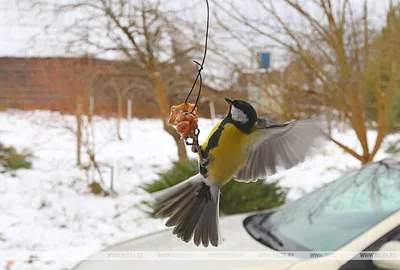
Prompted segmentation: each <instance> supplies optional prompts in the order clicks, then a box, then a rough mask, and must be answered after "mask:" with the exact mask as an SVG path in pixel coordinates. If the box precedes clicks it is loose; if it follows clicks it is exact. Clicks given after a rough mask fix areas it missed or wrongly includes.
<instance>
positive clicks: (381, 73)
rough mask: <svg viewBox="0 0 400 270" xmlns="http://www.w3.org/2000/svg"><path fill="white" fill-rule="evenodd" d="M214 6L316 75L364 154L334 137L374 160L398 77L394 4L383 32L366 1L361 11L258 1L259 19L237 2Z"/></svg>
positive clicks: (320, 3)
mask: <svg viewBox="0 0 400 270" xmlns="http://www.w3.org/2000/svg"><path fill="white" fill-rule="evenodd" d="M215 4H216V5H218V6H219V10H220V11H221V12H223V13H224V14H227V15H229V16H230V18H232V19H234V20H235V21H236V22H240V23H241V24H242V25H243V26H244V27H245V28H246V29H247V30H248V31H251V32H252V33H253V34H257V35H258V36H259V37H262V38H264V40H268V42H270V43H271V44H274V45H275V46H278V47H280V48H283V49H285V50H286V51H288V52H289V53H291V54H292V55H294V56H296V57H297V58H298V59H299V60H300V61H301V62H302V64H303V65H304V70H305V72H306V73H308V74H311V75H312V77H313V78H315V85H314V89H313V90H314V91H315V92H316V93H319V94H320V95H322V96H323V98H322V100H323V101H324V106H326V107H329V108H331V109H335V110H338V111H340V112H342V113H343V115H344V116H345V117H346V118H347V119H348V120H349V122H350V125H351V127H352V128H353V129H354V131H355V133H356V135H357V138H358V141H359V142H360V144H361V146H362V153H357V151H356V150H354V149H351V148H350V147H349V146H347V145H345V144H344V143H342V142H340V141H338V140H336V139H335V138H333V137H331V140H332V141H333V142H334V143H335V144H337V145H338V146H339V147H341V148H342V149H343V150H344V151H346V152H347V153H349V154H351V155H352V156H354V157H355V158H357V159H358V160H360V161H361V162H362V163H367V162H370V161H372V160H373V158H374V156H375V154H376V153H377V151H378V150H379V148H380V146H381V144H382V141H383V139H384V137H385V135H386V134H387V132H388V127H389V118H390V112H391V110H392V108H393V100H394V98H393V97H394V94H395V90H396V89H397V88H398V84H399V79H400V77H399V76H400V72H399V71H400V54H398V53H397V52H398V49H399V45H398V41H397V38H396V36H398V34H399V27H398V26H399V20H398V16H397V17H396V16H395V13H396V12H398V11H396V10H398V9H397V8H396V7H393V6H390V10H389V11H388V12H387V17H386V21H383V23H384V24H386V26H385V28H386V31H385V33H384V34H381V32H380V31H379V29H377V28H374V27H375V25H376V22H375V23H372V22H371V21H372V19H371V17H372V14H371V10H370V9H369V8H368V6H367V1H366V0H365V1H364V4H363V6H362V8H361V9H358V10H357V9H356V8H355V5H354V4H353V3H351V1H348V0H342V1H332V0H313V1H304V2H303V3H300V2H299V1H296V0H282V1H279V3H278V4H277V1H272V0H270V1H263V0H257V1H256V10H257V11H260V14H261V15H260V16H259V17H257V16H253V17H249V16H247V15H246V14H244V13H243V12H242V9H241V8H240V7H239V6H235V5H234V4H231V6H230V7H227V6H226V5H222V4H219V3H215ZM278 5H279V6H278ZM396 18H397V19H396ZM226 27H227V29H229V31H234V30H232V29H230V28H229V27H228V26H226ZM239 37H240V35H239ZM389 59H390V60H389ZM369 89H373V96H374V99H375V100H376V119H375V120H376V128H377V132H378V135H377V137H376V139H375V142H374V145H373V148H372V149H370V145H368V138H367V131H368V130H367V119H366V107H367V105H368V104H367V101H366V95H367V93H368V91H369Z"/></svg>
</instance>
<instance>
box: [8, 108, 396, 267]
mask: <svg viewBox="0 0 400 270" xmlns="http://www.w3.org/2000/svg"><path fill="white" fill-rule="evenodd" d="M215 122H216V121H211V120H206V119H200V129H201V131H202V132H201V134H200V140H201V141H204V139H205V138H206V136H207V135H208V132H209V131H210V130H211V128H212V126H213V124H215ZM93 123H94V134H95V136H94V137H95V145H96V149H97V151H96V153H97V158H98V160H99V161H100V162H101V163H103V164H107V165H108V166H113V167H114V171H115V174H114V189H115V191H116V192H117V193H118V195H117V196H115V197H100V196H95V195H93V194H91V193H89V192H88V189H87V180H86V179H87V176H86V174H85V171H84V170H81V169H78V168H77V167H75V140H74V136H73V134H72V132H70V131H68V130H67V129H66V128H65V127H66V126H67V127H72V128H74V126H73V124H74V118H73V117H72V116H61V115H60V114H58V113H50V112H47V111H34V112H21V111H7V112H1V113H0V142H2V143H4V144H5V145H12V146H14V147H16V148H17V149H20V150H22V149H29V150H31V151H32V153H33V154H34V156H35V158H34V160H33V169H31V170H19V171H18V172H17V173H16V175H15V176H12V175H10V174H0V213H1V217H0V251H10V250H18V251H21V250H22V251H27V250H29V251H66V250H71V249H75V250H82V251H83V252H81V253H80V256H81V257H80V258H75V259H74V260H68V259H66V260H57V261H52V260H40V258H39V259H38V260H34V261H33V263H26V262H24V261H16V262H15V263H14V264H13V265H12V266H11V267H10V269H30V270H32V269H43V270H47V269H49V270H50V269H52V270H54V269H69V268H70V267H72V266H73V265H75V264H76V262H77V261H78V260H80V259H83V258H85V257H86V256H87V255H89V254H92V253H94V252H96V251H98V250H100V249H102V248H105V247H107V246H109V245H112V244H115V243H117V242H120V241H124V240H127V239H129V238H133V237H136V236H139V235H143V234H146V233H151V232H154V231H157V230H160V229H163V228H164V225H163V221H162V220H157V219H152V218H150V217H148V216H146V214H145V213H143V212H142V211H140V210H139V209H138V207H137V206H138V205H139V204H140V202H141V201H142V200H143V199H145V198H146V197H147V196H148V195H147V194H146V193H145V192H144V191H143V190H141V189H140V187H139V186H140V185H141V184H143V183H146V182H148V181H150V180H152V179H154V178H155V177H157V172H159V171H160V170H163V169H166V168H169V167H170V166H171V163H172V161H174V160H175V159H176V147H175V144H174V142H173V140H172V138H171V137H170V136H169V135H168V134H167V133H166V132H164V131H163V129H162V124H161V121H159V120H154V119H153V120H139V119H133V120H132V121H131V122H130V123H128V122H127V121H124V120H123V121H122V123H121V134H122V137H123V138H124V140H123V141H118V140H117V138H116V135H115V134H116V133H115V120H113V119H108V120H107V119H102V118H94V120H93ZM129 131H130V132H131V133H130V136H129ZM85 132H86V130H85V131H84V133H85ZM85 134H86V133H85ZM368 136H369V138H371V139H373V138H374V137H375V136H376V132H374V131H370V132H369V134H368ZM334 137H335V138H336V139H337V140H338V141H340V142H342V143H344V144H346V145H348V146H349V147H357V148H358V150H359V151H360V146H359V145H358V144H357V140H356V138H355V135H354V133H352V132H351V131H347V132H344V133H339V132H337V131H335V134H334ZM399 138H400V136H398V135H391V136H389V137H388V138H387V140H386V141H385V143H387V142H388V141H394V140H396V139H399ZM371 142H373V140H371ZM371 146H372V145H371ZM386 155H387V154H385V153H384V152H383V151H380V152H378V155H377V159H381V158H384V157H385V156H386ZM190 156H191V157H195V155H194V154H193V153H190ZM83 162H84V163H85V162H87V158H85V155H84V154H83ZM359 166H360V164H359V162H358V161H357V160H356V159H354V158H353V157H352V156H350V155H348V154H345V153H343V151H342V150H341V149H339V148H338V147H337V146H335V145H334V144H333V143H328V144H327V145H325V147H324V148H322V149H320V150H319V151H318V153H317V154H316V155H315V156H314V157H312V158H308V159H307V160H306V162H304V163H303V164H300V165H299V166H297V167H295V168H293V169H291V170H288V171H283V172H281V173H278V174H277V175H275V176H273V177H270V178H269V179H268V180H266V181H275V180H278V179H280V184H281V185H282V186H284V187H288V188H290V192H289V199H290V200H293V199H296V198H298V197H300V196H302V195H304V194H305V193H307V192H310V191H312V190H314V189H315V188H317V187H319V186H321V185H323V184H325V183H328V182H329V181H331V180H333V179H335V178H336V177H338V176H340V174H342V173H343V172H344V171H346V170H349V169H352V168H357V167H359ZM102 168H103V169H102V170H104V172H103V177H104V180H105V184H104V185H105V186H106V187H109V184H110V177H111V174H110V172H111V170H110V168H109V167H106V166H104V167H102ZM26 259H28V258H26ZM1 263H4V262H1V261H0V269H2V267H4V266H3V265H1Z"/></svg>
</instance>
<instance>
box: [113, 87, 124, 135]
mask: <svg viewBox="0 0 400 270" xmlns="http://www.w3.org/2000/svg"><path fill="white" fill-rule="evenodd" d="M115 93H116V96H117V122H116V125H117V127H116V128H117V138H118V140H120V141H122V136H121V118H122V113H123V112H122V108H123V100H122V94H121V92H120V91H119V90H116V91H115Z"/></svg>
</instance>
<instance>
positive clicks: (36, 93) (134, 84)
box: [0, 57, 229, 117]
mask: <svg viewBox="0 0 400 270" xmlns="http://www.w3.org/2000/svg"><path fill="white" fill-rule="evenodd" d="M88 70H90V71H91V72H93V73H90V72H89V73H87V74H88V75H86V73H85V75H84V76H82V73H84V72H87V71H88ZM110 70H111V71H112V72H109V71H110ZM44 73H45V74H46V76H44V75H43V74H44ZM115 73H118V75H115ZM194 75H195V74H193V76H194ZM94 77H95V79H93V78H94ZM192 79H193V78H177V79H176V80H174V81H173V82H170V83H168V85H167V90H168V91H167V92H168V97H169V99H170V102H171V104H178V103H181V102H182V101H183V100H184V98H185V97H186V94H187V91H188V90H189V89H190V85H191V83H192V81H191V80H192ZM51 80H53V81H54V82H52V83H48V81H51ZM78 80H86V82H82V85H84V86H85V87H86V86H87V85H89V84H90V85H91V86H92V87H91V88H92V89H91V90H90V91H84V92H85V94H84V95H83V105H84V111H85V112H87V111H88V105H89V96H90V95H92V96H93V97H94V99H95V113H96V114H99V115H103V116H110V115H114V114H115V113H116V112H117V98H116V93H115V90H114V88H113V87H112V86H111V85H115V83H116V84H117V85H118V87H119V88H120V89H122V90H124V91H126V92H127V94H126V95H125V96H124V97H123V103H124V106H123V107H124V112H123V113H124V115H126V103H127V100H128V99H132V103H133V106H132V115H133V116H135V117H156V116H158V106H157V104H156V100H155V98H154V94H153V91H152V85H151V83H150V80H149V79H148V78H147V75H146V73H145V72H143V70H142V69H140V68H139V67H137V66H134V65H132V64H131V63H128V62H122V61H109V60H101V59H93V58H61V57H50V58H39V57H38V58H35V57H32V58H14V57H2V58H0V109H4V108H18V109H23V110H34V109H43V110H56V111H61V112H65V113H74V112H75V108H76V106H75V105H76V102H75V100H76V98H77V96H78V95H79V93H80V92H82V89H79V88H82V87H80V85H79V84H77V83H76V81H78ZM89 80H90V81H91V82H90V83H89V84H87V83H88V81H89ZM71 81H72V82H73V83H70V82H71ZM111 83H114V84H111ZM85 90H87V89H85ZM89 92H90V93H89ZM225 95H228V96H229V93H220V92H218V91H215V90H213V89H211V88H209V87H207V86H204V85H203V98H202V99H201V102H200V104H199V111H200V114H201V115H202V116H203V117H209V114H210V113H209V104H208V100H209V99H210V98H212V99H217V103H216V110H217V113H224V112H225V111H226V105H225V104H224V103H223V101H222V102H221V100H223V99H222V97H223V96H225Z"/></svg>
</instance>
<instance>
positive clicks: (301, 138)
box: [235, 119, 324, 182]
mask: <svg viewBox="0 0 400 270" xmlns="http://www.w3.org/2000/svg"><path fill="white" fill-rule="evenodd" d="M320 126H321V124H320V121H318V120H317V119H301V120H297V121H291V122H287V123H278V122H276V121H270V120H266V119H259V120H258V130H257V131H255V132H254V135H253V136H254V140H255V142H254V143H253V144H252V147H251V148H250V149H248V151H249V152H250V153H249V158H248V160H247V162H246V164H245V165H244V166H243V167H242V168H240V169H239V170H238V172H237V173H236V175H235V180H237V181H241V182H254V181H257V180H258V179H265V178H266V177H267V176H268V175H272V174H275V173H276V167H284V168H285V169H290V168H292V167H293V166H295V165H297V164H299V163H301V162H303V161H304V159H305V158H306V156H307V154H309V152H310V150H311V149H312V148H313V147H316V146H317V142H319V141H321V140H320V139H323V137H324V135H323V134H324V133H323V131H322V129H321V127H320Z"/></svg>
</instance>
